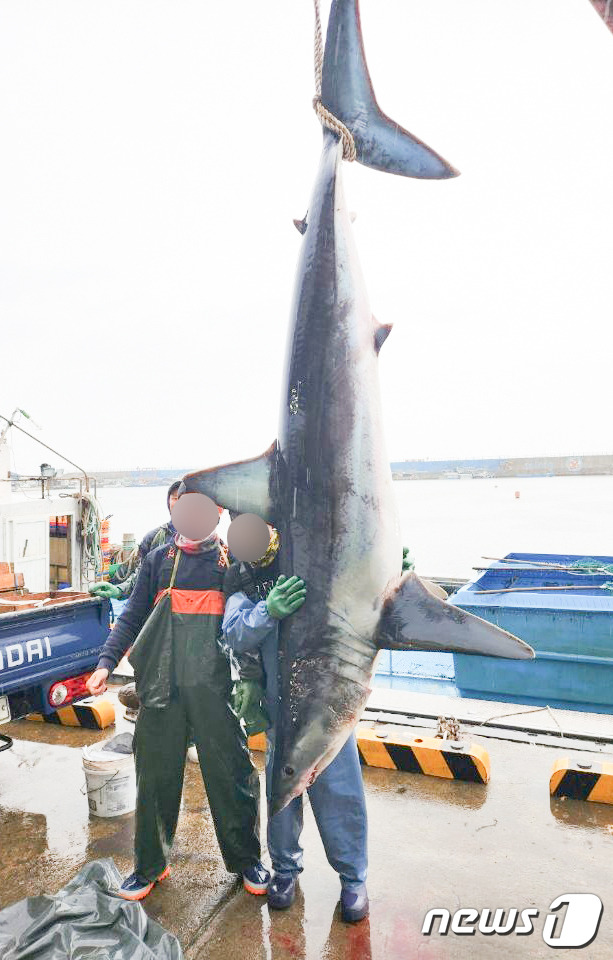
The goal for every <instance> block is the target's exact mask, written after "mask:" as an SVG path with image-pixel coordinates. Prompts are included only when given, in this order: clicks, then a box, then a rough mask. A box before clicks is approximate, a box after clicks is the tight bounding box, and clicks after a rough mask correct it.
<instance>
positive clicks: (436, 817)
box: [0, 698, 613, 960]
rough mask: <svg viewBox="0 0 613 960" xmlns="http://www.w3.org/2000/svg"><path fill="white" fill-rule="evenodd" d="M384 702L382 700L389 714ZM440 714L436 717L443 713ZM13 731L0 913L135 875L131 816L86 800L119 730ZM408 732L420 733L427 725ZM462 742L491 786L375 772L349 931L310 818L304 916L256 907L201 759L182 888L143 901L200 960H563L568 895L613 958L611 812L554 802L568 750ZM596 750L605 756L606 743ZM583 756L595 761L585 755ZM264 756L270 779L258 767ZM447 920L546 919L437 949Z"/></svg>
mask: <svg viewBox="0 0 613 960" xmlns="http://www.w3.org/2000/svg"><path fill="white" fill-rule="evenodd" d="M422 699H423V698H422ZM385 705H386V704H385V703H381V702H378V708H379V709H381V708H382V707H384V706H385ZM388 705H389V702H388ZM432 707H433V710H434V712H436V711H437V710H438V708H439V704H438V703H437V704H434V703H433V704H432ZM506 708H507V710H508V708H509V705H508V704H507V705H506ZM483 709H484V711H485V715H487V711H489V715H492V714H493V713H494V712H495V711H494V710H493V709H492V704H486V705H485V706H484V708H483ZM124 722H125V721H124ZM547 722H549V721H545V725H546V724H547ZM603 722H604V721H603ZM122 729H123V727H122ZM2 732H3V733H8V734H10V735H11V736H12V737H13V738H14V745H13V748H12V749H11V750H8V751H5V752H3V753H0V849H1V851H2V856H1V857H0V908H1V907H4V906H7V905H8V904H10V903H13V902H14V901H16V900H19V899H22V898H23V897H26V896H32V895H35V894H38V893H42V892H47V893H52V892H55V891H56V890H58V889H59V888H60V887H61V886H63V885H64V884H65V883H66V882H67V881H68V880H69V879H71V877H73V876H74V874H75V873H76V872H77V870H78V869H79V868H80V867H81V866H82V865H83V864H84V863H86V862H87V861H88V860H92V859H98V858H102V857H112V858H113V859H114V860H115V863H116V864H117V867H118V869H119V870H120V872H122V873H128V872H130V871H131V869H132V841H133V815H132V814H127V815H126V816H124V817H120V818H116V819H106V820H105V819H97V818H95V817H91V816H90V814H89V810H88V806H87V798H86V796H85V794H84V792H83V791H84V775H83V770H82V763H81V750H80V748H81V747H82V746H83V745H85V744H89V743H92V742H95V741H96V740H103V739H106V738H108V737H109V736H111V735H112V734H113V733H114V732H115V731H114V728H112V727H111V728H109V729H107V730H104V731H88V730H84V729H81V728H76V729H75V728H67V727H59V726H51V725H47V724H37V723H32V722H28V721H18V722H15V723H12V724H8V725H6V726H4V727H2ZM411 733H412V734H414V735H415V736H418V735H419V734H420V728H419V727H412V728H411ZM421 733H422V734H423V735H428V736H431V735H432V730H431V729H430V727H429V726H427V725H425V726H424V727H423V730H421ZM465 737H466V739H467V740H470V741H474V742H477V743H479V744H481V745H482V746H483V747H484V748H485V749H486V750H487V751H488V752H489V754H490V758H491V779H490V782H489V783H488V784H478V783H467V782H461V781H458V780H442V779H439V778H436V777H426V776H420V775H418V774H409V773H402V772H400V771H393V770H382V769H376V768H373V767H365V768H364V782H365V786H366V794H367V803H368V812H369V831H370V839H369V850H370V875H369V883H368V887H369V893H370V898H371V916H370V918H369V920H365V921H363V922H362V923H360V924H356V925H355V926H348V925H346V924H344V923H342V922H341V920H340V918H339V913H338V895H339V884H338V879H337V877H336V875H335V874H334V872H333V871H332V870H331V868H330V867H329V866H328V864H327V862H326V860H325V856H324V853H323V849H322V846H321V842H320V840H319V837H318V834H317V830H316V827H315V824H314V820H313V817H312V814H311V812H310V810H309V809H307V811H306V816H305V831H304V835H303V841H304V847H305V870H304V873H303V875H302V878H301V883H300V892H299V895H298V897H297V900H296V903H295V904H294V906H293V907H292V908H291V909H290V910H288V911H285V912H274V911H270V912H269V911H268V908H267V906H266V902H265V898H264V897H253V896H250V895H248V894H246V893H245V892H244V891H243V890H242V887H240V885H239V884H238V882H237V879H236V878H235V877H232V876H230V875H228V874H227V873H226V871H225V869H224V867H223V864H222V862H221V858H220V856H219V852H218V849H217V845H216V841H215V836H214V832H213V827H212V822H211V818H210V812H209V808H208V804H207V801H206V796H205V793H204V789H203V786H202V781H201V778H200V771H199V768H198V766H197V764H192V763H189V762H188V763H187V767H186V781H185V789H184V796H183V805H182V810H181V816H180V820H179V829H178V833H177V839H176V843H175V848H174V855H173V860H172V868H173V872H172V876H171V877H170V878H169V879H168V880H166V881H164V882H163V883H162V884H160V885H159V887H156V888H155V890H154V891H153V893H152V894H151V895H150V896H149V897H148V898H147V899H146V900H145V901H143V906H144V908H145V910H146V911H147V913H148V914H149V915H150V916H152V917H154V918H155V919H156V920H158V921H159V922H160V923H161V924H163V926H164V927H166V928H167V929H168V930H170V931H171V932H172V933H174V934H175V935H176V936H177V937H178V938H179V940H180V942H181V944H182V946H183V950H184V953H185V955H186V957H187V958H188V960H195V958H210V960H226V958H228V960H230V958H232V960H233V958H235V957H240V958H241V960H270V958H275V960H286V958H287V960H297V958H298V960H299V958H308V960H318V958H322V960H324V958H325V960H374V958H376V960H379V958H381V960H383V958H385V960H409V958H413V957H419V958H425V960H430V958H431V960H435V958H437V960H438V958H456V957H457V958H468V957H471V958H472V957H484V958H489V957H496V958H501V957H505V958H507V957H511V958H515V957H518V958H524V957H525V958H531V960H532V958H544V957H550V956H552V955H553V956H555V955H556V953H558V954H560V953H565V952H567V950H565V949H563V948H558V949H557V950H554V948H553V947H552V946H549V945H547V944H546V943H545V942H544V941H543V936H542V931H543V926H544V923H545V919H546V917H547V915H548V913H549V908H550V904H551V903H552V902H553V901H554V900H555V899H556V898H558V897H560V896H561V895H563V894H567V893H583V894H595V895H597V896H598V897H600V900H601V901H602V903H603V905H604V911H603V914H602V919H601V922H600V926H599V929H598V932H597V934H596V937H595V939H594V940H593V942H592V943H591V944H589V945H588V946H586V947H585V948H584V949H583V950H580V951H578V952H577V951H573V956H577V955H578V956H582V955H583V956H585V957H589V958H590V960H592V958H593V960H601V958H602V960H605V958H606V960H610V958H611V957H613V893H612V889H613V883H612V881H613V865H612V864H613V806H609V805H605V804H596V803H585V802H580V801H575V800H568V799H567V800H552V799H551V798H550V796H549V789H548V784H549V776H550V773H551V768H552V766H553V762H554V760H555V759H556V757H558V756H559V755H560V754H561V753H563V752H564V749H563V746H559V747H556V746H549V745H544V744H543V743H541V742H536V740H537V739H538V738H536V737H535V739H534V740H533V741H532V742H516V741H513V740H507V739H505V738H503V737H502V736H501V738H500V739H498V738H494V737H491V736H490V737H485V736H479V735H478V734H476V733H475V732H474V730H471V731H470V732H466V733H465ZM594 748H595V749H598V750H600V751H602V749H603V747H602V742H601V743H600V744H599V745H596V744H595V745H594ZM584 749H585V752H587V753H589V750H590V744H589V743H588V742H585V744H584ZM612 754H613V751H612ZM255 757H256V762H257V763H258V765H259V767H260V769H261V768H262V755H261V754H255ZM598 759H603V755H602V753H599V754H598ZM439 907H440V908H446V909H448V910H449V911H450V913H451V914H452V915H453V914H454V912H455V911H456V910H458V909H459V908H475V909H476V910H478V911H482V910H484V909H486V908H489V909H491V910H494V909H496V908H504V909H505V910H509V909H511V908H517V909H518V910H522V909H526V908H533V909H535V910H537V911H538V916H534V918H533V923H534V932H533V933H532V934H529V935H523V936H522V935H518V934H517V933H510V934H508V935H506V936H501V935H498V934H493V935H484V934H482V933H480V932H478V931H476V932H475V933H473V934H470V933H469V934H463V935H460V934H458V933H453V932H452V931H451V930H450V931H449V932H448V933H447V935H445V936H442V935H440V934H439V933H438V921H437V922H436V923H435V924H434V931H433V932H432V933H431V934H430V935H429V936H427V935H425V934H424V933H422V927H423V924H424V919H425V917H426V914H427V913H428V911H429V910H432V909H433V908H439ZM560 926H561V924H560ZM558 932H559V929H558Z"/></svg>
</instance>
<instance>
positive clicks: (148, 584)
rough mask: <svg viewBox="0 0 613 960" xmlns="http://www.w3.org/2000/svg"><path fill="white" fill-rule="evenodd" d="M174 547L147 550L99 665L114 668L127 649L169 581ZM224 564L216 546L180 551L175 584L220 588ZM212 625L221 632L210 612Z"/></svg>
mask: <svg viewBox="0 0 613 960" xmlns="http://www.w3.org/2000/svg"><path fill="white" fill-rule="evenodd" d="M176 550H177V548H176V547H175V546H174V544H171V545H170V546H168V545H167V544H165V545H164V546H161V547H157V548H156V549H155V550H152V551H151V553H149V554H148V555H147V556H146V557H145V559H144V561H143V563H142V566H141V568H140V572H139V574H138V579H137V581H136V585H135V587H134V590H133V591H132V595H131V597H130V599H129V601H128V603H127V605H126V608H125V610H124V611H123V613H122V615H121V616H120V618H119V620H118V621H117V623H116V624H115V627H114V629H113V630H111V632H110V634H109V636H108V639H107V641H106V643H105V645H104V647H103V649H102V653H101V654H100V659H99V661H98V666H99V667H107V669H108V670H110V671H111V672H112V671H113V670H114V669H115V667H116V666H117V664H118V663H119V661H120V660H121V658H122V657H123V656H124V654H125V652H126V650H127V649H128V648H129V647H131V646H132V644H133V643H134V641H135V640H136V638H137V636H138V634H139V632H140V630H141V629H142V627H143V626H144V624H145V621H146V619H147V617H148V616H149V614H150V613H151V611H152V610H153V607H154V603H155V599H156V597H157V595H158V594H159V593H160V591H161V590H165V589H166V588H167V587H168V586H169V584H170V578H171V576H172V568H173V564H174V559H175V556H176ZM226 569H227V568H226V566H225V563H224V562H223V560H222V558H221V555H220V552H219V548H218V547H215V548H214V549H213V550H209V551H207V552H206V553H194V554H190V553H182V554H181V557H180V559H179V565H178V568H177V574H176V579H175V587H176V588H177V589H179V590H217V591H220V592H221V591H223V581H224V575H225V573H226ZM211 618H212V620H213V619H214V620H215V623H214V624H213V623H212V624H211V625H212V627H214V629H215V630H216V633H217V635H220V634H221V616H219V615H211Z"/></svg>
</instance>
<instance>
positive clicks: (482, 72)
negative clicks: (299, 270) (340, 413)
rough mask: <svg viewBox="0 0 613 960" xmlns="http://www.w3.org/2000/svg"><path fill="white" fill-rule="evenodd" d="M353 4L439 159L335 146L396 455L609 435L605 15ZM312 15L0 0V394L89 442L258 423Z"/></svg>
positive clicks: (18, 464) (314, 138) (52, 433)
mask: <svg viewBox="0 0 613 960" xmlns="http://www.w3.org/2000/svg"><path fill="white" fill-rule="evenodd" d="M322 6H323V7H324V12H327V9H328V7H329V3H327V2H326V0H324V2H323V3H322ZM361 6H362V22H363V31H364V39H365V45H366V53H367V57H368V61H369V67H370V72H371V76H372V79H373V84H374V87H375V91H376V93H377V97H378V100H379V103H380V105H381V107H382V108H383V109H384V110H385V111H386V112H387V113H388V114H390V115H391V116H392V117H393V118H394V119H395V120H397V121H399V122H400V123H402V124H403V125H404V126H406V127H408V129H410V130H411V131H412V132H413V133H415V134H416V135H417V136H419V137H420V138H421V139H423V140H425V141H426V143H428V144H429V145H431V146H432V147H433V148H434V149H435V150H437V151H438V152H439V153H441V154H442V155H443V156H444V157H445V158H446V159H448V160H449V161H450V162H451V163H452V164H454V165H455V166H456V167H457V168H459V169H460V171H461V173H462V175H461V177H459V178H458V179H457V180H451V181H446V182H419V181H414V180H406V179H403V178H399V177H393V176H385V175H383V174H380V173H377V172H374V171H372V170H368V169H366V168H362V167H360V166H359V165H358V164H353V165H348V164H345V165H344V178H345V190H346V195H347V201H348V204H349V207H350V209H352V210H355V211H356V213H357V220H356V222H355V225H354V229H355V232H356V238H357V245H358V249H359V251H360V256H361V260H362V267H363V271H364V275H365V279H366V284H367V287H368V290H369V293H370V298H371V305H372V308H373V312H374V313H375V315H376V316H377V318H378V319H379V320H380V321H381V322H385V323H393V324H394V330H393V332H392V334H391V336H390V338H389V340H388V341H387V343H386V345H385V347H384V348H383V350H382V353H381V360H380V372H381V389H382V396H383V405H384V411H385V419H386V424H387V447H388V454H389V457H390V459H391V460H400V459H405V458H414V457H431V458H437V457H479V456H484V457H485V456H501V455H502V456H514V455H522V454H528V455H529V454H538V453H545V454H556V453H559V454H563V453H590V452H611V450H612V446H613V443H612V441H611V426H610V424H611V382H612V376H611V347H612V342H611V341H612V337H611V319H612V314H613V310H612V301H613V284H612V282H611V253H612V250H611V232H612V229H613V177H612V176H611V170H613V120H612V118H611V108H610V98H611V90H612V89H613V36H612V35H611V34H610V33H609V31H608V30H607V29H606V27H605V25H604V24H603V23H602V21H601V20H600V18H599V17H598V15H597V14H596V13H595V11H594V10H593V8H592V7H591V4H590V3H589V2H588V0H514V2H513V3H512V4H509V3H508V2H507V0H436V2H433V0H362V4H361ZM312 34H313V19H312V4H311V2H310V0H267V2H266V3H254V2H253V0H234V2H233V3H212V2H210V0H208V2H206V0H199V2H194V0H180V2H178V0H172V2H170V0H168V2H162V0H104V2H103V0H39V2H34V0H3V2H2V4H0V131H1V134H0V136H1V138H2V149H1V150H0V185H1V186H0V191H1V197H0V200H1V210H0V258H1V267H2V284H1V289H0V323H1V334H0V360H1V367H0V413H1V414H4V415H5V416H8V415H9V414H10V412H11V411H12V409H13V408H14V407H15V406H21V407H23V408H24V409H25V410H27V411H28V412H29V413H30V414H31V415H32V417H33V418H34V419H35V420H36V421H37V422H38V423H40V424H41V426H42V427H43V428H44V429H43V432H42V433H41V434H40V436H41V438H42V439H44V440H46V441H47V442H48V443H49V444H51V446H55V447H57V448H58V449H60V450H62V451H65V452H66V455H67V456H69V457H70V458H71V459H72V460H75V461H76V462H77V463H81V464H83V465H84V466H86V467H88V468H90V469H92V468H93V469H95V468H103V467H107V468H121V467H129V466H136V465H140V466H158V467H182V466H186V467H187V466H205V465H211V464H214V463H217V462H221V461H225V460H228V459H240V458H242V457H246V456H253V455H255V454H257V453H259V452H261V450H263V449H264V448H265V447H267V446H268V445H269V444H270V442H271V441H272V440H273V438H274V437H275V435H276V428H277V420H278V408H279V400H280V392H281V373H282V366H283V358H284V352H285V339H286V331H287V318H288V314H289V307H290V301H291V294H292V286H293V280H294V270H295V264H296V259H297V256H298V251H299V244H300V237H299V235H298V233H297V232H296V230H295V229H294V227H293V225H292V218H293V217H302V216H303V215H304V213H305V211H306V207H307V203H308V200H309V196H310V192H311V187H312V183H313V179H314V176H315V172H316V168H317V162H318V155H319V150H320V143H321V134H320V131H319V126H318V122H317V120H316V118H315V115H314V114H313V112H312V109H311V97H312V95H313V73H312ZM26 426H27V425H26ZM14 452H15V463H14V466H15V468H16V469H17V470H21V471H24V472H25V471H26V470H29V469H32V467H33V466H34V465H36V464H38V463H40V462H41V460H47V459H48V460H49V461H50V462H52V463H54V465H56V466H61V463H60V461H59V460H57V458H53V456H52V455H48V456H47V455H46V454H45V453H44V452H43V453H42V456H41V452H40V450H38V449H36V448H35V447H34V446H33V445H32V444H31V443H30V442H29V441H26V440H22V439H18V438H17V437H15V440H14Z"/></svg>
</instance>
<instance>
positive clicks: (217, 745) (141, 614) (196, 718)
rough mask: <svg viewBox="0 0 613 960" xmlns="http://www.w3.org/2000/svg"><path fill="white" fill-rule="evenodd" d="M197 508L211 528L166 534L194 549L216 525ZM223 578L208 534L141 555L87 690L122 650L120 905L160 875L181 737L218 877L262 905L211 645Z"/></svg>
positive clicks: (224, 677) (244, 789) (249, 815)
mask: <svg viewBox="0 0 613 960" xmlns="http://www.w3.org/2000/svg"><path fill="white" fill-rule="evenodd" d="M193 497H202V495H201V494H185V495H184V497H182V498H180V500H179V501H178V503H177V506H176V507H175V511H176V510H177V508H179V505H181V506H183V503H182V501H184V500H185V504H184V506H185V514H186V515H188V514H189V510H190V507H189V505H188V502H187V501H188V498H193ZM206 500H208V498H205V497H202V501H206ZM208 503H209V504H210V505H211V507H212V509H213V513H214V516H213V513H211V512H210V510H209V514H207V516H205V517H204V519H203V517H202V516H200V519H199V521H198V522H192V523H191V526H190V524H189V523H187V524H185V523H183V524H182V523H181V522H180V518H179V520H177V518H176V517H177V516H178V514H177V515H175V512H174V511H173V522H174V524H175V527H177V528H179V529H181V530H183V531H184V532H188V533H190V534H191V536H194V537H195V536H196V534H198V533H200V536H202V533H203V532H204V531H207V532H208V531H211V530H213V528H214V527H215V526H216V524H217V522H218V519H219V514H218V512H217V507H216V506H215V505H214V504H213V503H212V501H210V500H209V501H208ZM192 506H193V501H192ZM205 507H206V508H207V509H208V507H207V505H206V504H205ZM203 509H204V508H203ZM192 512H193V510H192ZM204 513H205V514H206V509H204ZM226 566H227V560H226V555H225V552H224V549H223V546H222V544H221V542H220V540H219V538H218V537H217V535H216V534H215V533H214V532H213V533H212V534H210V535H208V536H205V537H204V538H203V539H190V538H188V537H186V536H184V535H183V534H182V533H177V535H176V537H175V540H174V543H172V544H170V545H168V544H166V545H164V546H161V547H158V548H157V549H155V550H153V551H151V553H149V554H148V556H147V557H146V558H145V560H144V561H143V564H142V567H141V569H140V573H139V575H138V580H137V582H136V585H135V587H134V590H133V592H132V595H131V597H130V600H129V601H128V604H127V606H126V609H125V610H124V612H123V614H122V615H121V617H120V618H119V620H118V621H117V623H116V624H115V628H114V629H113V630H112V631H111V633H110V634H109V637H108V639H107V642H106V644H105V646H104V648H103V650H102V653H101V656H100V659H99V661H98V667H97V669H96V671H95V672H94V673H93V674H92V676H91V677H90V679H89V681H88V688H89V691H90V693H92V694H93V695H97V694H100V693H103V692H104V690H105V689H106V680H107V678H108V676H109V674H110V673H111V672H112V670H113V669H114V668H115V667H116V665H117V664H118V663H119V660H120V659H121V657H122V656H123V655H124V654H125V652H126V650H127V649H128V647H131V646H132V645H133V649H132V651H131V653H130V655H129V659H130V662H131V664H132V666H133V667H134V675H135V680H136V689H137V693H138V696H139V698H140V701H141V708H140V711H139V715H138V720H137V723H136V730H135V734H134V752H135V760H136V782H137V800H136V831H135V841H134V847H135V865H134V873H132V874H130V876H129V877H127V878H126V879H125V880H124V882H123V883H122V885H121V887H120V890H119V893H120V895H121V896H122V897H124V898H125V899H126V900H142V899H143V897H146V896H147V894H149V893H150V892H151V890H152V889H153V887H154V885H155V884H156V883H157V882H158V881H159V880H162V879H163V878H164V877H167V876H168V874H169V872H170V870H169V866H168V858H169V852H170V847H171V844H172V841H173V838H174V835H175V830H176V826H177V820H178V816H179V806H180V802H181V792H182V788H183V773H184V768H185V757H186V753H187V746H188V740H189V736H190V732H192V734H193V738H194V740H195V742H196V747H197V750H198V759H199V761H200V768H201V770H202V777H203V780H204V784H205V787H206V792H207V797H208V800H209V804H210V807H211V813H212V816H213V822H214V824H215V831H216V834H217V840H218V842H219V846H220V849H221V853H222V856H223V859H224V863H225V865H226V868H227V870H228V871H229V872H230V873H238V874H242V876H243V884H244V887H245V889H246V890H247V891H248V892H249V893H255V894H264V893H266V888H267V885H268V880H269V879H270V875H269V873H268V871H267V870H266V869H265V867H264V866H263V865H262V863H261V862H260V841H259V795H260V787H259V779H258V774H257V771H256V770H255V768H254V767H253V764H252V763H251V759H250V756H249V751H248V748H247V743H246V738H245V734H244V732H243V730H242V728H241V726H240V722H239V720H238V718H237V716H236V714H235V713H234V712H233V710H232V708H231V706H230V701H231V691H232V680H231V676H230V664H229V662H228V659H227V657H226V656H225V654H224V652H223V650H222V648H221V646H220V643H219V637H220V635H221V621H222V617H223V611H224V595H223V589H222V588H223V579H224V573H225V570H226Z"/></svg>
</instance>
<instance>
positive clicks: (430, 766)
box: [358, 726, 490, 783]
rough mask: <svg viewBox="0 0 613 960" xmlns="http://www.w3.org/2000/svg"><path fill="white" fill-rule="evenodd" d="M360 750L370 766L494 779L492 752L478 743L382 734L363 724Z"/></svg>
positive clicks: (476, 779)
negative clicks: (492, 774)
mask: <svg viewBox="0 0 613 960" xmlns="http://www.w3.org/2000/svg"><path fill="white" fill-rule="evenodd" d="M358 750H359V752H360V760H361V762H362V763H363V764H365V765H367V766H369V767H385V768H386V769H388V770H404V771H405V773H422V774H425V775H426V776H430V777H444V779H446V780H467V781H470V782H472V783H487V782H488V780H489V778H490V758H489V754H488V752H487V750H484V749H483V747H480V746H479V745H478V744H476V743H471V744H464V743H460V742H459V741H457V740H442V739H440V738H439V737H413V738H411V737H409V736H407V735H406V734H403V733H402V732H401V731H397V730H393V731H390V732H389V733H387V732H386V733H385V734H384V735H383V736H382V735H381V734H380V733H379V732H377V731H375V730H373V729H372V728H368V727H367V728H364V727H363V726H359V727H358Z"/></svg>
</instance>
